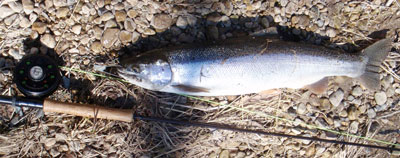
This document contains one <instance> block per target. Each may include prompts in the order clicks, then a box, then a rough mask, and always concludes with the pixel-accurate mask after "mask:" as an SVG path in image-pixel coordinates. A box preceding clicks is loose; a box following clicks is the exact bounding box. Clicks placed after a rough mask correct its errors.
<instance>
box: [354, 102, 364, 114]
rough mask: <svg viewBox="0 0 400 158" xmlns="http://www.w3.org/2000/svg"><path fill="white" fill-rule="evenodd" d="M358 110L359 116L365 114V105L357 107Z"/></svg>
mask: <svg viewBox="0 0 400 158" xmlns="http://www.w3.org/2000/svg"><path fill="white" fill-rule="evenodd" d="M360 102H361V101H360ZM354 105H360V104H354ZM358 110H359V111H360V113H361V114H364V113H365V112H367V105H366V104H363V105H361V106H359V107H358Z"/></svg>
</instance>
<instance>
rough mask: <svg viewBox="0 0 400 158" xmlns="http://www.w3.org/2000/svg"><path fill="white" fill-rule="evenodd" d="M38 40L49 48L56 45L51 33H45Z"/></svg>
mask: <svg viewBox="0 0 400 158" xmlns="http://www.w3.org/2000/svg"><path fill="white" fill-rule="evenodd" d="M40 42H42V44H44V45H45V46H47V47H49V48H54V47H55V46H56V40H55V39H54V37H53V35H51V34H45V35H43V36H42V37H41V38H40Z"/></svg>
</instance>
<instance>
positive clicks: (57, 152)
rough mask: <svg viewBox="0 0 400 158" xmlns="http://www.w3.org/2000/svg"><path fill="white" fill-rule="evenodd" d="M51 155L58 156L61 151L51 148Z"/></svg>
mask: <svg viewBox="0 0 400 158" xmlns="http://www.w3.org/2000/svg"><path fill="white" fill-rule="evenodd" d="M50 155H51V156H52V157H57V156H58V155H60V152H59V151H57V150H56V149H55V148H51V149H50Z"/></svg>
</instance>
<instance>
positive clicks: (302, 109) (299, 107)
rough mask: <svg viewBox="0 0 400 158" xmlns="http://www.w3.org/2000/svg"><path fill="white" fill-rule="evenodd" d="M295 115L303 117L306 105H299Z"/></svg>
mask: <svg viewBox="0 0 400 158" xmlns="http://www.w3.org/2000/svg"><path fill="white" fill-rule="evenodd" d="M297 113H298V114H300V115H304V114H306V113H307V106H306V104H304V103H303V104H300V105H299V106H298V107H297Z"/></svg>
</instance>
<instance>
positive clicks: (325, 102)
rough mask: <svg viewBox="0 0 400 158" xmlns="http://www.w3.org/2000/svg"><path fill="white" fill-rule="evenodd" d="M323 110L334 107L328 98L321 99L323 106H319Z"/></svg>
mask: <svg viewBox="0 0 400 158" xmlns="http://www.w3.org/2000/svg"><path fill="white" fill-rule="evenodd" d="M319 108H320V109H321V110H326V111H327V110H330V109H331V108H332V104H331V102H330V101H329V100H328V99H322V100H321V106H320V107H319Z"/></svg>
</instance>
